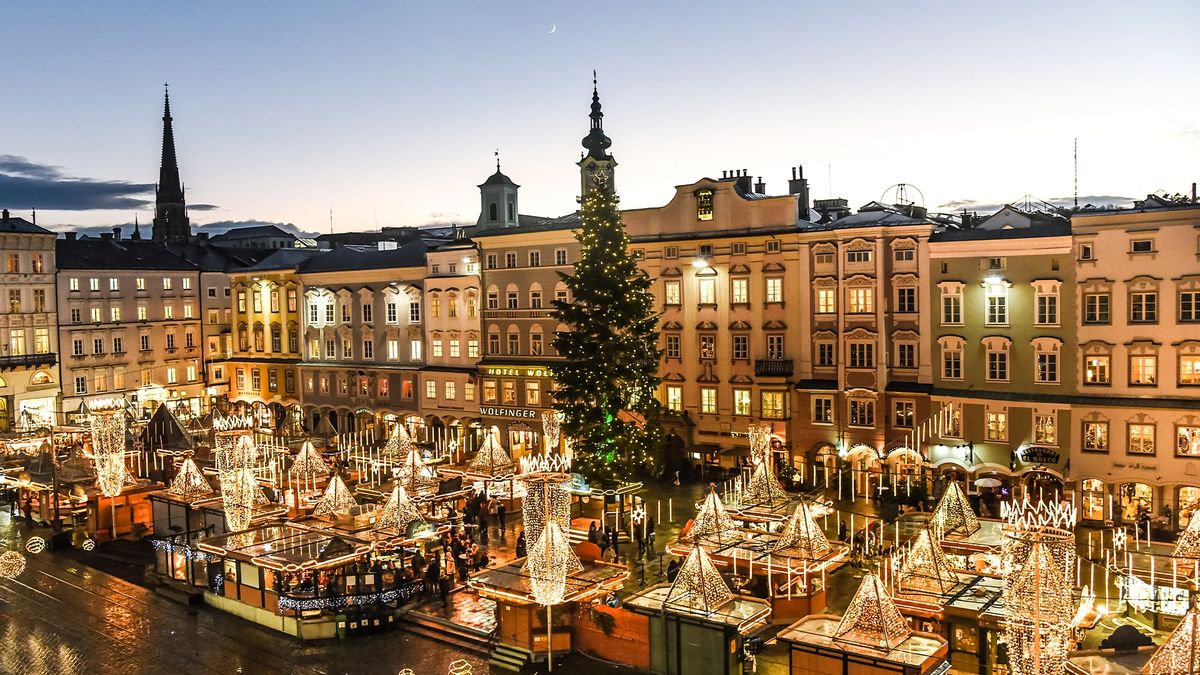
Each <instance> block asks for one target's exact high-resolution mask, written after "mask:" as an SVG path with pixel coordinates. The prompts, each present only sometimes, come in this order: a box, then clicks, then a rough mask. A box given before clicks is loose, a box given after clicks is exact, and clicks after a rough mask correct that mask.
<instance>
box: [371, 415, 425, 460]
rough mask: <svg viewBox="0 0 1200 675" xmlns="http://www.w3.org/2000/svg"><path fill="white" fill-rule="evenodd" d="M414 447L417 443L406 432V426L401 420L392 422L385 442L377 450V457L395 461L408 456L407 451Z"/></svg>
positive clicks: (413, 449)
mask: <svg viewBox="0 0 1200 675" xmlns="http://www.w3.org/2000/svg"><path fill="white" fill-rule="evenodd" d="M416 449H417V444H416V443H415V442H414V441H413V439H412V436H411V435H410V434H409V433H408V427H406V426H404V423H403V422H400V421H397V422H394V423H393V424H392V432H391V433H390V434H388V439H387V442H386V443H384V444H383V448H382V449H381V450H380V451H379V458H380V459H382V460H384V461H388V462H397V461H400V460H401V459H403V458H405V457H408V455H409V453H411V452H413V451H415V450H416Z"/></svg>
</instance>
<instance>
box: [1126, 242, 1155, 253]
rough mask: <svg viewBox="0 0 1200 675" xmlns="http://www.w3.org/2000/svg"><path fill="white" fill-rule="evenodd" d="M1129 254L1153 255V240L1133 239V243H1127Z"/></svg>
mask: <svg viewBox="0 0 1200 675" xmlns="http://www.w3.org/2000/svg"><path fill="white" fill-rule="evenodd" d="M1129 252H1130V253H1153V252H1154V240H1153V239H1134V240H1133V241H1131V242H1129Z"/></svg>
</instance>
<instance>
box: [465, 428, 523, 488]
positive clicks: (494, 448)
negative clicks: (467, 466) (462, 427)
mask: <svg viewBox="0 0 1200 675" xmlns="http://www.w3.org/2000/svg"><path fill="white" fill-rule="evenodd" d="M471 468H472V469H475V470H477V471H484V472H486V473H487V474H488V475H491V476H495V475H499V474H505V473H511V472H512V470H513V469H514V468H515V465H514V464H513V461H512V457H510V456H509V455H508V453H507V452H505V450H504V446H503V445H501V443H500V430H499V429H498V428H496V427H492V428H491V430H490V431H489V432H488V436H487V438H486V439H484V441H483V445H482V446H481V447H480V448H479V452H477V453H475V457H474V459H472V460H471Z"/></svg>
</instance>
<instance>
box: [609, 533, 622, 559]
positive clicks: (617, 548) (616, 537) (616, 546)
mask: <svg viewBox="0 0 1200 675" xmlns="http://www.w3.org/2000/svg"><path fill="white" fill-rule="evenodd" d="M609 532H610V534H609V537H610V538H611V539H612V550H613V562H617V558H620V557H621V533H620V532H618V531H617V530H616V529H610V530H609Z"/></svg>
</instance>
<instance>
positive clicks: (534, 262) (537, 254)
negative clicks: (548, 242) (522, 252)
mask: <svg viewBox="0 0 1200 675" xmlns="http://www.w3.org/2000/svg"><path fill="white" fill-rule="evenodd" d="M529 266H530V267H541V266H542V252H541V251H530V252H529Z"/></svg>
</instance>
